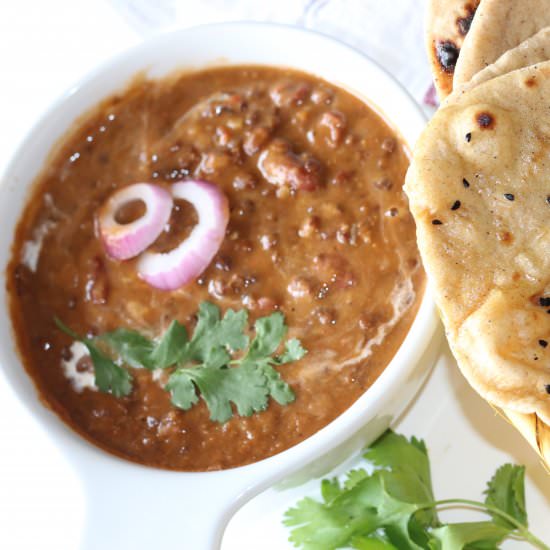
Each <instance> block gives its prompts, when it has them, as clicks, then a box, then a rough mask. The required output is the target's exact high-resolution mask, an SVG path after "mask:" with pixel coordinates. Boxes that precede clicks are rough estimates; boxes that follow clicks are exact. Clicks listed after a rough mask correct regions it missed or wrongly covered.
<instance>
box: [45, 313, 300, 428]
mask: <svg viewBox="0 0 550 550" xmlns="http://www.w3.org/2000/svg"><path fill="white" fill-rule="evenodd" d="M55 322H56V324H57V326H58V328H59V329H61V330H62V331H63V332H65V333H66V334H68V335H69V336H71V338H73V339H74V340H78V341H80V342H82V343H83V344H84V345H85V346H86V347H87V349H88V352H89V353H90V357H91V359H92V363H93V365H94V372H95V382H96V386H97V387H98V389H99V390H100V391H102V392H109V393H112V394H113V395H114V396H116V397H122V396H125V395H129V394H130V393H131V391H132V375H131V374H130V372H129V370H128V368H127V367H132V368H145V369H148V370H151V371H153V370H157V369H169V370H168V373H169V377H168V383H167V384H166V387H165V389H166V390H167V391H169V392H170V395H171V399H172V403H173V404H174V405H175V406H176V407H179V408H180V409H183V410H188V409H190V408H191V407H192V406H193V405H195V404H196V403H198V401H199V397H202V399H203V400H204V401H205V402H206V405H207V407H208V409H209V411H210V418H211V419H212V420H214V421H217V422H222V423H223V422H226V421H227V420H229V419H230V418H231V417H232V416H233V405H234V407H235V409H236V411H237V413H238V414H239V415H241V416H250V415H251V414H253V413H255V412H260V411H263V410H265V409H266V408H267V406H268V404H269V399H270V398H272V399H274V400H275V401H277V402H278V403H280V404H281V405H287V404H288V403H291V402H292V401H294V399H295V396H294V392H293V391H292V389H291V387H290V386H289V385H288V383H287V382H285V381H284V380H283V378H282V377H281V374H280V373H279V371H278V370H277V369H276V367H278V366H280V365H284V364H285V363H289V362H292V361H297V360H299V359H301V358H302V357H303V356H304V355H305V353H306V350H304V348H303V347H302V345H301V343H300V342H299V341H298V340H296V339H290V340H287V341H286V342H285V343H284V346H283V349H282V352H281V353H280V354H279V355H276V352H277V350H279V349H280V348H281V345H282V342H283V339H284V338H285V336H286V333H287V330H288V328H287V326H286V324H285V318H284V316H283V314H282V313H280V312H275V313H272V314H271V315H269V316H267V317H262V318H260V319H258V320H257V321H256V322H255V324H254V328H255V333H256V334H255V336H254V338H253V339H252V341H250V337H249V336H248V334H247V329H248V312H247V310H245V309H243V310H240V311H237V312H236V311H233V310H232V309H229V310H227V311H226V313H225V315H224V316H223V318H222V317H221V313H220V309H219V308H218V307H217V306H216V305H214V304H211V303H209V302H203V303H201V304H200V306H199V311H198V314H197V324H196V326H195V330H194V332H193V336H192V338H191V339H190V338H189V336H188V333H187V329H186V328H185V327H184V326H183V325H182V324H181V323H179V322H178V321H173V322H172V324H171V325H170V326H169V328H168V329H167V330H166V332H165V333H164V334H163V335H162V337H161V338H159V339H158V340H152V339H149V338H147V337H146V336H144V335H143V334H141V333H139V332H137V331H134V330H129V329H124V328H120V329H117V330H114V331H112V332H106V333H104V334H101V335H99V336H95V337H92V338H89V337H85V336H80V335H78V334H76V333H75V332H74V331H73V330H71V329H70V328H69V327H67V326H66V325H64V324H63V323H62V322H61V321H60V320H59V319H55Z"/></svg>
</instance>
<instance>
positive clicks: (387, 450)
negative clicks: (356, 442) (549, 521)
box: [284, 431, 550, 550]
mask: <svg viewBox="0 0 550 550" xmlns="http://www.w3.org/2000/svg"><path fill="white" fill-rule="evenodd" d="M363 457H364V459H365V460H366V464H365V468H361V469H358V470H351V471H350V472H348V473H347V475H346V476H345V477H344V479H343V480H340V479H337V478H335V479H325V480H323V481H322V482H321V498H322V500H321V501H318V500H315V499H312V498H309V497H308V498H304V499H302V500H301V501H299V502H298V503H297V504H296V506H294V507H293V508H290V509H289V510H287V511H286V513H285V518H284V523H285V525H287V526H288V527H290V528H291V534H290V541H291V542H292V543H294V545H295V546H296V547H297V548H302V549H303V550H334V549H337V548H356V549H358V550H497V549H498V548H499V545H500V544H501V543H502V542H503V541H504V540H505V539H507V538H510V537H512V538H516V539H521V540H523V541H526V542H529V543H530V544H531V545H532V546H534V547H535V548H540V549H543V550H550V547H548V546H547V545H546V544H545V543H544V542H542V541H541V540H540V539H538V538H537V537H535V535H533V534H532V533H531V532H530V531H529V529H528V523H527V513H526V508H525V487H524V477H525V468H524V467H520V466H514V465H512V464H505V465H504V466H502V467H501V468H499V469H498V470H497V472H496V473H495V475H494V476H493V478H492V479H491V480H490V481H489V482H488V484H487V489H486V491H485V495H486V498H485V502H476V501H472V500H464V499H447V500H439V501H437V500H435V498H434V495H433V490H432V485H431V474H430V463H429V458H428V452H427V449H426V446H425V444H424V442H423V441H420V440H418V439H416V438H412V439H411V440H410V441H409V440H407V439H406V438H405V437H404V436H401V435H397V434H395V433H393V432H392V431H388V432H386V433H385V434H384V435H383V436H382V437H381V438H380V439H378V440H377V441H376V442H375V443H374V444H373V445H372V446H371V447H369V448H368V449H366V450H365V452H364V455H363ZM453 505H455V506H468V507H470V508H474V509H476V510H479V511H482V512H485V513H486V514H487V515H488V516H489V517H490V519H489V520H487V521H478V522H470V523H442V522H441V521H440V519H439V517H438V515H437V509H439V508H441V507H449V506H453Z"/></svg>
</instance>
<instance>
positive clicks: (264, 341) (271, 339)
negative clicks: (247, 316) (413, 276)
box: [242, 311, 287, 364]
mask: <svg viewBox="0 0 550 550" xmlns="http://www.w3.org/2000/svg"><path fill="white" fill-rule="evenodd" d="M254 328H255V330H256V337H255V338H254V340H252V343H251V344H250V348H249V349H248V353H247V354H246V356H245V357H244V359H243V361H242V362H243V364H244V363H254V362H261V361H264V360H265V359H267V358H270V357H271V355H272V354H273V353H275V351H276V350H277V348H278V347H279V346H280V344H281V341H282V339H283V338H284V337H285V334H286V331H287V327H286V325H285V318H284V316H283V314H282V313H280V312H279V311H276V312H275V313H272V314H271V315H268V316H267V317H261V318H260V319H258V320H257V321H256V323H255V324H254Z"/></svg>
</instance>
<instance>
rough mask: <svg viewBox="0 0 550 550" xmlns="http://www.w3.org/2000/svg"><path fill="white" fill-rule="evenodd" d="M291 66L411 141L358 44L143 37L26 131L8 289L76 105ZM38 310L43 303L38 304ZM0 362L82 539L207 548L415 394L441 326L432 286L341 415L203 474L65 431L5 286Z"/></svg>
mask: <svg viewBox="0 0 550 550" xmlns="http://www.w3.org/2000/svg"><path fill="white" fill-rule="evenodd" d="M228 63H231V64H235V63H238V64H243V63H252V64H266V65H278V66H286V67H294V68H297V69H302V70H305V71H307V72H309V73H313V74H315V75H318V76H320V77H322V78H324V79H326V80H328V81H330V82H332V83H334V84H336V85H338V86H341V87H344V88H346V89H348V90H349V91H351V92H352V93H354V94H355V95H357V96H358V97H360V98H363V99H364V100H366V101H367V102H368V103H369V104H370V105H371V106H374V107H375V108H376V109H378V110H379V111H380V112H381V113H383V115H384V116H385V117H386V119H387V120H388V121H389V122H390V124H392V125H393V126H394V127H395V128H396V129H397V131H398V132H399V133H400V134H401V135H402V136H403V138H404V139H405V141H406V142H407V143H408V144H409V145H411V146H412V144H413V143H414V142H415V140H416V138H417V136H418V135H419V133H420V132H421V130H422V128H423V127H424V124H425V120H424V117H423V115H422V114H421V112H420V110H419V108H418V107H417V105H416V104H415V102H414V101H413V100H412V99H411V97H410V96H409V95H408V94H407V93H406V92H405V91H404V90H403V89H402V88H401V87H400V86H399V85H398V84H397V83H396V82H395V80H393V79H392V77H390V76H389V75H388V74H387V73H386V72H385V71H384V70H382V69H381V68H380V67H378V66H377V65H376V64H375V63H373V62H372V61H370V60H369V59H368V58H366V57H365V56H363V55H362V54H360V53H358V52H357V51H355V50H353V49H351V48H349V47H347V46H345V45H343V44H341V43H339V42H337V41H335V40H333V39H330V38H327V37H325V36H322V35H320V34H315V33H312V32H306V31H304V30H299V29H296V28H292V27H286V26H278V25H270V24H257V23H237V24H220V25H209V26H203V27H197V28H193V29H189V30H184V31H178V32H174V33H170V34H166V35H162V36H158V37H155V38H153V39H152V40H149V41H147V42H145V43H143V44H141V45H139V46H138V47H135V48H133V49H131V50H130V51H128V52H126V53H124V54H123V55H121V56H119V57H117V58H116V59H114V60H113V61H111V62H110V63H107V64H106V65H104V66H103V67H102V68H100V69H99V70H97V71H96V72H94V73H93V74H92V75H90V76H89V77H88V78H86V79H85V80H83V81H82V82H81V83H80V84H78V85H76V86H75V87H73V88H72V89H71V90H70V91H69V92H68V93H66V94H65V96H64V97H62V98H61V99H60V100H59V101H58V102H57V103H56V104H55V105H54V106H53V107H52V108H51V109H50V110H49V111H48V112H47V113H46V114H45V115H44V117H43V118H42V120H41V121H40V122H38V124H37V125H36V126H35V127H34V128H33V129H32V130H31V131H30V132H29V134H28V136H27V138H26V140H25V141H24V142H23V144H22V145H21V146H20V148H19V150H18V151H17V153H16V154H15V156H14V158H13V160H12V161H11V163H10V164H9V166H8V167H7V169H6V171H5V174H4V176H3V180H2V184H1V186H0V220H2V232H1V234H0V267H1V281H0V284H1V286H2V289H5V266H6V265H7V262H8V259H9V254H10V245H11V242H12V239H13V233H14V227H15V224H16V222H17V220H18V218H19V215H20V213H21V211H22V208H23V205H24V203H25V200H26V198H27V196H28V192H29V186H30V184H31V183H32V182H33V180H34V178H35V177H36V175H37V174H38V172H39V171H40V169H41V167H42V166H43V163H44V161H45V159H46V157H47V155H48V152H49V151H50V148H51V147H52V145H53V144H54V143H55V142H56V140H57V139H58V138H59V137H61V136H62V135H63V134H64V133H65V131H66V130H67V129H68V128H69V127H70V126H71V124H72V123H73V122H74V120H75V119H76V118H77V117H78V116H79V115H80V114H82V113H83V112H84V111H85V110H87V109H88V108H90V107H92V106H93V105H95V104H96V103H98V102H99V101H100V100H101V99H102V98H104V97H105V96H108V95H109V94H112V93H113V92H115V91H116V90H119V89H120V88H122V87H124V85H125V84H126V83H127V82H128V81H129V79H131V77H132V76H133V75H135V74H136V73H137V72H139V71H144V70H145V71H146V72H147V73H148V74H149V75H150V76H155V77H156V76H162V75H164V74H166V73H168V72H170V71H173V70H176V69H182V68H186V69H190V68H200V67H203V66H205V65H208V66H212V65H215V64H228ZM37 307H40V306H39V304H37ZM0 310H1V311H2V312H4V314H3V315H2V316H1V317H0V339H1V342H2V345H1V348H0V365H1V367H2V369H3V370H4V372H5V375H6V377H7V379H8V380H9V382H10V383H11V385H12V387H13V389H14V391H15V392H16V394H17V395H18V396H19V398H20V399H21V400H22V401H23V402H24V403H25V405H26V406H27V407H28V408H29V409H30V410H31V411H32V413H34V416H35V418H36V420H37V422H39V423H41V424H42V426H43V428H44V429H45V430H46V431H47V432H48V433H49V435H50V436H51V437H52V439H54V440H55V442H56V443H57V445H58V446H59V447H60V448H61V449H62V450H63V452H64V453H65V455H66V457H67V458H68V459H69V461H70V462H71V463H72V465H73V466H74V468H75V470H76V471H77V472H78V475H80V477H81V479H82V480H83V484H84V486H85V490H86V498H87V518H86V521H87V528H86V531H85V533H84V535H83V546H82V547H83V548H86V549H92V548H93V549H97V548H101V549H102V550H109V549H115V548H117V549H126V548H131V549H132V550H145V549H147V550H150V549H151V548H155V549H156V550H161V549H164V548H185V549H189V550H212V549H214V548H217V547H218V546H219V541H220V538H221V534H222V530H223V527H224V526H225V523H226V522H227V520H228V519H229V517H230V516H231V514H232V513H233V512H234V511H235V510H236V508H237V507H238V506H240V505H241V504H242V503H244V502H245V501H246V500H247V499H249V498H251V497H252V496H254V495H255V494H257V493H258V492H260V491H261V490H263V489H265V488H266V487H268V486H270V485H272V484H274V483H276V482H278V481H279V480H281V479H283V478H288V477H289V476H291V475H293V476H294V477H293V479H294V482H299V481H300V480H306V479H308V478H310V477H312V476H318V475H322V474H324V473H326V472H327V471H329V470H330V469H331V468H332V467H333V466H335V465H336V464H337V463H338V462H339V461H340V460H342V459H344V458H345V457H346V456H347V455H348V454H349V453H351V452H353V451H355V450H357V449H358V448H359V447H360V446H361V445H364V444H366V443H368V442H371V441H372V440H373V439H374V438H376V437H377V436H378V435H380V434H381V433H382V432H383V431H384V430H385V429H386V428H387V427H388V426H389V425H390V423H391V422H392V420H393V419H395V418H396V416H397V415H399V414H400V413H401V412H402V411H403V410H404V408H405V407H406V405H407V404H408V403H409V402H410V400H411V399H412V398H413V396H414V395H415V393H416V392H417V390H418V388H419V387H420V385H421V383H422V381H423V379H424V378H425V376H426V374H427V372H428V371H429V368H430V366H431V364H432V361H431V358H430V357H428V356H427V354H428V355H429V353H430V349H432V348H434V349H435V346H433V345H432V346H431V347H430V343H431V342H433V337H434V334H435V332H436V329H437V326H438V323H437V317H436V315H435V310H434V306H433V303H432V300H431V298H430V297H429V295H426V296H425V297H424V299H423V302H422V304H421V307H420V310H419V312H418V315H417V317H416V319H415V321H414V324H413V325H412V327H411V329H410V331H409V333H408V336H407V337H406V339H405V341H404V342H403V344H402V346H401V348H400V349H399V351H398V353H397V355H396V356H395V357H394V359H393V360H392V361H391V363H390V364H389V365H388V367H387V368H386V369H385V371H384V372H383V374H382V375H381V376H380V378H379V379H378V380H377V381H376V382H375V384H374V385H373V386H372V387H371V388H370V389H369V390H368V391H367V392H366V394H364V395H363V396H362V397H361V398H360V399H358V400H357V401H356V402H355V403H354V404H353V405H352V406H351V407H350V408H349V409H348V410H347V411H346V412H345V413H344V414H342V415H341V416H340V417H338V418H337V419H336V420H334V421H333V422H332V423H331V424H330V425H328V426H327V427H325V428H324V429H322V430H321V431H319V432H318V433H316V434H315V435H313V436H312V437H310V438H309V439H307V440H306V441H303V442H302V443H300V444H298V445H296V446H295V447H293V448H291V449H289V450H287V451H284V452H282V453H280V454H278V455H276V456H273V457H271V458H268V459H266V460H262V461H260V462H257V463H255V464H252V465H249V466H244V467H241V468H236V469H232V470H226V471H221V472H211V473H181V472H168V471H162V470H156V469H153V468H146V467H143V466H139V465H136V464H133V463H131V462H127V461H124V460H122V459H119V458H116V457H114V456H111V455H109V454H107V453H105V452H103V451H101V450H100V449H98V448H96V447H94V446H93V445H91V444H90V443H88V442H87V441H85V440H84V439H82V438H81V437H80V436H78V435H77V434H76V433H74V432H73V431H71V429H70V428H68V427H67V426H66V425H65V424H64V423H63V422H62V421H61V420H59V419H58V418H57V417H56V416H55V415H54V414H53V413H50V412H48V411H47V410H46V409H44V407H43V406H42V405H41V404H40V402H39V400H38V399H37V394H36V390H35V388H34V386H33V383H32V382H31V380H30V379H29V377H28V376H27V375H26V373H25V371H24V369H23V367H22V366H21V362H20V359H19V357H18V355H17V351H16V349H15V347H14V344H13V342H14V339H13V336H12V329H11V324H10V320H9V316H8V313H7V306H6V295H5V291H4V290H3V291H2V292H0Z"/></svg>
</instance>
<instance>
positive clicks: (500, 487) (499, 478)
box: [485, 464, 527, 529]
mask: <svg viewBox="0 0 550 550" xmlns="http://www.w3.org/2000/svg"><path fill="white" fill-rule="evenodd" d="M485 494H486V498H485V504H488V505H489V506H493V507H495V508H498V509H499V510H502V511H503V512H506V513H507V514H508V515H509V516H512V517H513V518H514V519H516V520H517V521H519V522H520V523H521V524H523V525H525V526H526V527H527V511H526V509H525V466H515V465H513V464H504V465H503V466H501V467H500V468H499V469H498V470H497V471H496V472H495V475H494V476H493V477H492V479H491V480H490V481H489V483H488V484H487V489H486V491H485ZM492 515H493V521H494V522H495V523H498V524H499V525H502V526H504V527H508V528H511V529H513V528H514V526H513V525H511V524H510V522H508V521H506V520H505V519H503V518H502V517H500V516H498V515H496V514H492Z"/></svg>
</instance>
